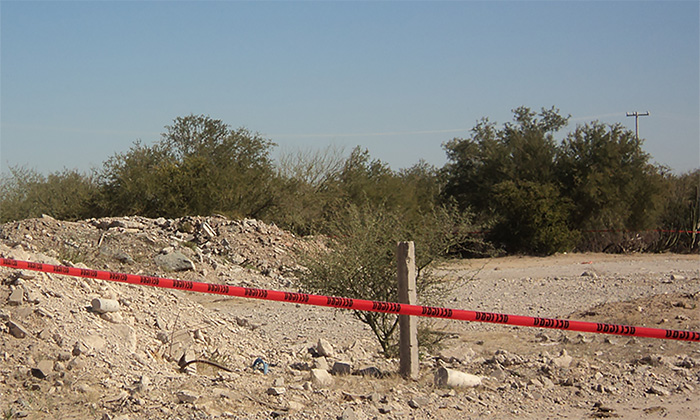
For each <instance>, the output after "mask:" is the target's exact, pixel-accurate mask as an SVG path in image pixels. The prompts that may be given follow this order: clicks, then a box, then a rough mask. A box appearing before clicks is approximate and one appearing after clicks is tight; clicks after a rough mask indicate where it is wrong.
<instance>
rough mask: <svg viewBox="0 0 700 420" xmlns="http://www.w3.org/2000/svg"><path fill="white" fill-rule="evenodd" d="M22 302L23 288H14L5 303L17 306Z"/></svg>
mask: <svg viewBox="0 0 700 420" xmlns="http://www.w3.org/2000/svg"><path fill="white" fill-rule="evenodd" d="M23 302H24V288H23V287H15V288H14V289H13V290H12V293H10V298H9V299H8V300H7V303H8V304H9V305H12V306H19V305H21V304H22V303H23Z"/></svg>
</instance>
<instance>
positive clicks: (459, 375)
mask: <svg viewBox="0 0 700 420" xmlns="http://www.w3.org/2000/svg"><path fill="white" fill-rule="evenodd" d="M435 385H437V386H447V387H451V388H468V387H475V386H479V385H481V378H480V377H478V376H476V375H472V374H470V373H464V372H460V371H458V370H454V369H448V368H445V367H441V368H440V369H438V370H437V371H436V372H435Z"/></svg>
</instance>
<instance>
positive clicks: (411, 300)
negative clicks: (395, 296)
mask: <svg viewBox="0 0 700 420" xmlns="http://www.w3.org/2000/svg"><path fill="white" fill-rule="evenodd" d="M396 262H397V277H398V282H399V303H406V304H409V305H415V304H416V302H417V300H418V299H417V296H416V257H415V246H414V244H413V242H412V241H410V242H399V243H398V245H397V247H396ZM418 371H419V365H418V321H417V319H416V318H415V317H412V316H409V315H399V373H401V375H403V376H404V377H406V378H411V379H418V373H419V372H418Z"/></svg>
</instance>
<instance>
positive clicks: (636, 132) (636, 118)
mask: <svg viewBox="0 0 700 420" xmlns="http://www.w3.org/2000/svg"><path fill="white" fill-rule="evenodd" d="M627 116H628V117H634V135H635V136H636V137H637V141H639V117H648V116H649V111H647V112H645V113H641V112H637V111H634V112H628V113H627Z"/></svg>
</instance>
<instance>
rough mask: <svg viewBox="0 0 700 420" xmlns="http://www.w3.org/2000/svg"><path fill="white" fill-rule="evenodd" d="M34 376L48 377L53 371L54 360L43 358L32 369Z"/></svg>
mask: <svg viewBox="0 0 700 420" xmlns="http://www.w3.org/2000/svg"><path fill="white" fill-rule="evenodd" d="M31 372H32V376H34V377H37V378H39V379H45V378H47V377H48V376H49V375H50V374H51V373H52V372H53V360H42V361H41V362H39V363H37V365H36V366H35V367H33V368H32V370H31Z"/></svg>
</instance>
